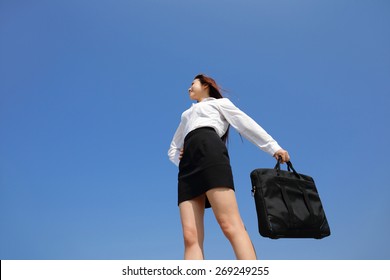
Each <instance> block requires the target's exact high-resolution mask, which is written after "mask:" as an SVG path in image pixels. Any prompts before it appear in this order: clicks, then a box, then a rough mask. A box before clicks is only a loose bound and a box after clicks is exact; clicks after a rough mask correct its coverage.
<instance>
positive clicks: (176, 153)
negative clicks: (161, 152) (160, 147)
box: [168, 123, 184, 166]
mask: <svg viewBox="0 0 390 280" xmlns="http://www.w3.org/2000/svg"><path fill="white" fill-rule="evenodd" d="M183 142H184V125H183V124H182V123H180V125H179V127H178V128H177V129H176V132H175V135H174V136H173V139H172V142H171V146H170V147H169V150H168V157H169V159H170V160H171V161H172V162H173V163H174V164H175V165H176V166H179V162H180V159H181V156H182V149H183Z"/></svg>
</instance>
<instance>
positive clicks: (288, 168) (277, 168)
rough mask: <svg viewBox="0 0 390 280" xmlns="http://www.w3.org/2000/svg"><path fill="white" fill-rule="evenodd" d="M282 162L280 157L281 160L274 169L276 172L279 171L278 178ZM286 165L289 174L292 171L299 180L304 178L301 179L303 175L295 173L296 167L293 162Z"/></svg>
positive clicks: (278, 160)
mask: <svg viewBox="0 0 390 280" xmlns="http://www.w3.org/2000/svg"><path fill="white" fill-rule="evenodd" d="M281 161H282V158H281V157H279V158H278V159H277V162H276V165H275V167H274V169H276V171H277V174H278V176H279V171H280V163H281ZM286 164H287V170H288V171H289V172H291V171H292V172H293V173H294V174H295V176H297V178H298V179H302V178H301V175H299V174H298V172H297V171H295V169H294V167H293V165H292V163H291V161H287V162H286Z"/></svg>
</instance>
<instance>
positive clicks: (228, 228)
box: [217, 216, 245, 240]
mask: <svg viewBox="0 0 390 280" xmlns="http://www.w3.org/2000/svg"><path fill="white" fill-rule="evenodd" d="M217 220H218V224H219V226H220V227H221V230H222V232H223V234H224V235H225V236H226V237H227V238H228V239H229V240H230V239H232V238H234V237H235V236H236V235H238V234H240V233H241V232H242V231H243V230H244V231H245V227H244V224H243V223H242V221H241V219H239V218H231V217H228V216H226V217H219V218H217Z"/></svg>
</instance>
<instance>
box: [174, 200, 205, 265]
mask: <svg viewBox="0 0 390 280" xmlns="http://www.w3.org/2000/svg"><path fill="white" fill-rule="evenodd" d="M204 204H205V196H204V195H202V196H199V197H197V198H195V199H193V200H188V201H184V202H182V203H180V205H179V208H180V218H181V224H182V227H183V237H184V259H185V260H202V259H204V254H203V241H204V221H203V219H204Z"/></svg>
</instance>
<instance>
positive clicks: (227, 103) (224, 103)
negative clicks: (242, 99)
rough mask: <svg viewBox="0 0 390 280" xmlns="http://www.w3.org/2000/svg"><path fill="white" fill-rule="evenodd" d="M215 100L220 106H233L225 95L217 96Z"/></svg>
mask: <svg viewBox="0 0 390 280" xmlns="http://www.w3.org/2000/svg"><path fill="white" fill-rule="evenodd" d="M216 102H217V103H218V104H220V105H222V106H234V104H233V102H232V101H230V99H229V98H227V97H223V98H218V99H216Z"/></svg>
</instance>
